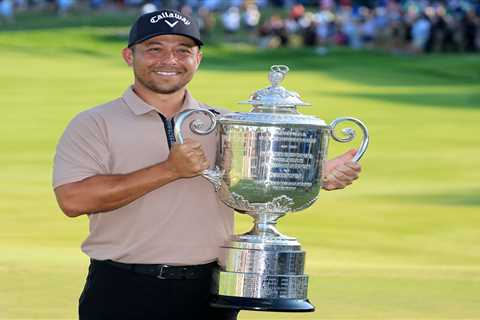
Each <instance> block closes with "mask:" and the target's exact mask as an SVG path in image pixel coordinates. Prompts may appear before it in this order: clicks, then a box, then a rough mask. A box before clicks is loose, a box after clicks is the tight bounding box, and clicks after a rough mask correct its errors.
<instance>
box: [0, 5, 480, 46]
mask: <svg viewBox="0 0 480 320" xmlns="http://www.w3.org/2000/svg"><path fill="white" fill-rule="evenodd" d="M316 1H317V0H148V2H145V0H0V23H13V22H14V20H15V18H14V17H15V12H17V11H26V10H35V9H37V10H41V9H45V10H53V11H56V12H57V13H58V14H60V15H65V14H68V12H69V11H71V10H73V9H74V8H75V7H78V6H83V7H88V9H89V10H122V9H128V8H136V9H139V10H140V11H141V12H142V13H145V12H150V11H154V10H157V9H160V8H165V7H169V8H172V7H173V8H177V9H179V10H181V11H182V12H183V13H184V14H188V15H192V16H194V17H196V19H197V20H198V23H199V25H200V29H201V32H202V33H203V36H204V37H205V38H209V37H211V36H212V35H213V34H215V36H218V35H219V32H218V30H221V33H222V35H223V39H224V40H225V41H249V42H251V43H254V44H256V45H258V46H259V47H264V48H267V47H268V48H275V47H286V46H289V47H300V46H307V47H314V48H316V51H317V52H318V53H319V54H325V53H327V52H328V50H329V49H330V48H331V47H333V46H348V47H350V48H353V49H382V50H387V51H390V52H393V53H410V54H421V53H429V52H479V51H480V0H371V1H369V0H357V1H355V0H318V1H319V2H316Z"/></svg>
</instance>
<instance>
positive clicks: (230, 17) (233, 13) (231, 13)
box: [222, 7, 241, 34]
mask: <svg viewBox="0 0 480 320" xmlns="http://www.w3.org/2000/svg"><path fill="white" fill-rule="evenodd" d="M240 19H241V17H240V10H239V9H238V8H237V7H230V8H228V10H227V11H226V12H225V13H224V14H223V15H222V24H223V29H224V31H225V32H226V33H227V34H235V33H237V32H238V30H240Z"/></svg>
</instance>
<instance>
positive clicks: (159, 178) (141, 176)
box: [55, 162, 179, 217]
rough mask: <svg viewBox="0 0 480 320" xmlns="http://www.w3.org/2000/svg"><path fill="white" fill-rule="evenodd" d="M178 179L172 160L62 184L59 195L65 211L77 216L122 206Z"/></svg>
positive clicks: (57, 192) (58, 191)
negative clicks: (134, 169) (120, 172)
mask: <svg viewBox="0 0 480 320" xmlns="http://www.w3.org/2000/svg"><path fill="white" fill-rule="evenodd" d="M178 178H179V177H178V175H177V174H176V172H175V170H173V168H171V166H170V164H169V162H162V163H159V164H156V165H153V166H151V167H147V168H144V169H140V170H137V171H134V172H132V173H128V174H121V175H99V176H93V177H89V178H86V179H85V180H82V181H78V182H73V183H69V184H66V185H62V186H60V187H58V188H56V189H55V194H56V196H57V201H58V203H59V205H60V207H61V208H62V210H63V212H64V213H65V214H66V215H67V216H69V217H76V216H79V215H82V214H85V213H97V212H105V211H111V210H114V209H118V208H120V207H123V206H125V205H127V204H129V203H131V202H132V201H135V200H136V199H138V198H140V197H141V196H143V195H145V194H146V193H148V192H150V191H152V190H155V189H157V188H159V187H161V186H163V185H165V184H167V183H169V182H172V181H174V180H176V179H178Z"/></svg>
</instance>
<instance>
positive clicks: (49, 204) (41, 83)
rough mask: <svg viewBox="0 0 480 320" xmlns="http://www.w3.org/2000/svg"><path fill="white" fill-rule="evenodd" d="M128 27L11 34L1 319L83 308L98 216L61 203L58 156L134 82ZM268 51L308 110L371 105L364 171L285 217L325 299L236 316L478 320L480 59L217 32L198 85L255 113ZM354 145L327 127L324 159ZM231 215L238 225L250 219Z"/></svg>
mask: <svg viewBox="0 0 480 320" xmlns="http://www.w3.org/2000/svg"><path fill="white" fill-rule="evenodd" d="M127 30H128V27H127V25H125V26H95V27H87V26H76V27H75V26H72V27H64V28H50V29H47V28H45V29H36V30H18V31H9V32H6V31H4V32H0V48H1V50H0V108H1V111H2V112H1V117H0V145H1V152H0V166H1V169H0V319H1V320H5V319H75V318H76V317H77V302H78V297H79V295H80V292H81V290H82V287H83V284H84V280H85V276H86V271H87V266H88V258H87V257H86V256H85V255H84V254H83V253H82V252H81V251H80V248H79V246H80V243H81V242H82V241H83V239H84V238H85V237H86V235H87V232H88V223H87V217H86V216H82V217H79V218H75V219H71V218H67V217H65V216H64V215H63V214H62V212H61V211H60V210H59V208H58V207H57V205H56V202H55V197H54V194H53V192H52V188H51V171H52V158H53V155H54V151H55V146H56V143H57V141H58V139H59V137H60V135H61V134H62V132H63V130H64V128H65V126H66V125H67V123H68V121H69V120H70V119H71V118H72V117H73V116H74V115H76V114H77V113H78V112H80V111H81V110H85V109H87V108H90V107H92V106H95V105H97V104H100V103H103V102H106V101H109V100H112V99H114V98H116V97H118V96H119V95H121V94H122V93H123V91H124V90H125V88H126V87H127V86H128V85H129V84H130V83H131V81H132V76H131V70H130V69H129V68H128V67H127V66H126V65H125V64H124V63H123V61H122V59H121V56H120V50H121V48H122V47H123V46H124V45H125V41H126V32H127ZM272 64H287V65H288V66H289V67H290V70H291V71H290V73H289V74H288V76H287V78H286V80H285V82H284V83H283V85H284V86H285V87H286V88H288V89H290V90H294V91H297V92H299V93H300V94H301V96H302V98H303V99H304V100H305V101H308V102H310V103H311V104H312V106H310V107H302V108H300V111H301V112H302V113H304V114H310V115H315V116H318V117H321V118H322V119H324V120H326V121H327V122H331V121H332V120H334V119H335V118H336V117H340V116H353V117H357V118H360V119H362V120H363V121H364V122H365V123H366V124H367V126H368V128H369V131H370V135H371V144H370V147H369V149H368V151H367V153H366V155H365V157H364V159H362V161H361V163H362V165H363V171H362V175H361V178H360V179H359V180H358V181H357V182H355V183H354V184H353V185H352V186H350V187H349V188H347V189H345V190H341V191H333V192H327V191H322V192H321V196H320V199H319V200H318V201H317V202H316V203H315V204H314V205H313V206H312V207H311V208H309V209H307V210H305V211H302V212H299V213H294V214H290V215H288V216H287V217H285V218H283V219H281V220H280V222H279V229H280V230H281V232H283V233H285V234H288V235H292V236H295V237H297V238H298V240H299V241H300V242H301V244H302V246H303V248H304V250H305V251H306V252H307V257H306V272H307V273H308V274H309V277H310V278H309V280H310V285H309V298H310V300H311V302H312V303H313V304H314V305H315V306H316V311H315V312H314V313H307V314H292V313H290V314H289V313H260V312H242V313H241V315H240V317H239V319H241V320H243V319H278V320H280V319H318V320H326V319H387V320H400V319H405V320H406V319H408V320H413V319H424V320H433V319H438V320H439V319H480V169H479V167H480V160H479V159H480V56H479V55H463V54H456V55H453V54H452V55H431V56H421V57H414V56H393V55H389V54H384V53H380V52H365V51H350V50H347V49H334V50H332V51H331V52H330V53H329V54H327V55H325V56H320V55H317V54H315V52H314V51H313V50H307V49H282V50H262V51H259V50H257V49H256V48H254V47H251V46H247V45H239V44H231V45H220V44H217V45H212V46H207V47H206V48H205V49H204V60H203V62H202V65H201V67H200V70H199V72H198V73H197V75H196V78H195V79H194V81H193V82H192V83H191V85H190V90H191V92H192V93H193V95H194V96H195V97H197V98H198V99H199V100H201V101H203V102H205V103H208V104H211V105H214V106H222V107H226V108H229V109H231V110H235V111H247V110H248V109H249V108H248V106H243V105H237V102H238V101H241V100H246V99H247V98H248V97H249V95H250V94H251V93H252V92H253V91H254V90H257V89H259V88H262V87H265V86H267V85H268V81H267V71H268V70H269V67H270V65H272ZM138 139H139V140H141V139H142V137H138ZM358 143H359V142H358V140H356V141H355V142H352V143H349V144H340V143H337V142H334V141H333V140H332V141H331V143H330V148H329V157H330V158H331V157H334V156H336V155H339V154H340V153H342V152H344V151H346V150H348V149H349V148H355V147H356V146H358ZM186 200H188V199H186ZM236 218H237V225H236V230H237V232H243V231H245V230H247V229H248V228H249V226H250V225H251V222H250V218H249V217H246V216H242V215H240V214H239V215H237V216H236Z"/></svg>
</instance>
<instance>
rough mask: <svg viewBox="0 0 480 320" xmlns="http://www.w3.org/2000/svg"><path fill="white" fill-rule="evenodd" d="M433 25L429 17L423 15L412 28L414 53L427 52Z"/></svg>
mask: <svg viewBox="0 0 480 320" xmlns="http://www.w3.org/2000/svg"><path fill="white" fill-rule="evenodd" d="M430 29H431V23H430V20H429V19H428V17H427V15H425V14H421V15H420V16H419V17H418V18H417V19H416V20H415V22H414V23H413V26H412V31H411V32H412V34H411V35H412V44H411V49H412V52H413V53H423V52H425V47H426V44H427V41H428V39H429V37H430Z"/></svg>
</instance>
